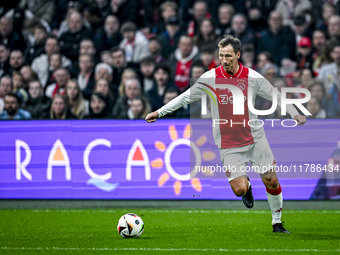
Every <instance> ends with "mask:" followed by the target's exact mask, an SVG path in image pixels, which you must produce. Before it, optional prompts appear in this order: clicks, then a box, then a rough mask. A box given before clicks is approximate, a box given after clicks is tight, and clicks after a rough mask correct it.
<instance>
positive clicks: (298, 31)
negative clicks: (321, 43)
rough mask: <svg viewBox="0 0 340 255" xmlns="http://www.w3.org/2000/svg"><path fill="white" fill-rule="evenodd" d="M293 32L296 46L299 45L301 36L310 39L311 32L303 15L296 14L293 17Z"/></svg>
mask: <svg viewBox="0 0 340 255" xmlns="http://www.w3.org/2000/svg"><path fill="white" fill-rule="evenodd" d="M293 32H294V34H295V40H296V44H299V42H300V40H301V37H303V36H307V37H309V38H312V34H313V31H312V30H311V29H310V27H309V23H308V22H307V20H306V17H305V16H304V15H303V14H298V15H296V16H295V17H294V20H293Z"/></svg>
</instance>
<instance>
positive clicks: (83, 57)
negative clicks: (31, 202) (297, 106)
mask: <svg viewBox="0 0 340 255" xmlns="http://www.w3.org/2000/svg"><path fill="white" fill-rule="evenodd" d="M339 15H340V0H206V1H202V0H197V1H194V0H186V1H184V0H177V1H164V0H79V1H69V0H11V1H2V3H1V6H0V77H1V80H0V119H84V118H85V119H93V118H96V119H104V118H113V119H142V118H145V116H146V114H147V113H148V112H150V111H152V110H157V109H158V108H160V107H161V106H162V105H164V104H166V103H167V102H169V101H170V100H172V99H173V98H175V97H176V96H178V95H179V94H180V93H182V92H183V91H185V90H186V89H187V88H188V87H190V79H191V78H192V79H195V78H198V77H199V76H201V75H202V74H203V73H204V72H205V71H207V70H209V69H211V68H215V67H217V66H219V65H220V63H219V59H218V50H217V44H218V42H219V40H221V38H223V36H225V35H227V34H231V35H233V36H236V37H238V38H239V39H240V40H241V42H242V51H241V52H242V55H241V59H240V61H241V62H242V63H243V65H245V66H247V67H251V68H253V69H254V70H256V71H258V72H260V73H261V74H262V75H263V76H264V77H266V78H267V79H269V80H270V81H271V82H272V84H273V85H274V86H275V87H277V88H278V89H279V90H281V88H282V87H285V86H288V87H303V88H307V89H309V90H310V92H311V95H312V98H311V100H310V101H309V102H308V103H307V104H306V108H307V109H308V110H309V111H310V112H311V113H312V116H311V118H321V119H323V118H339V117H340V113H339V102H340V94H339V91H340V72H339V71H340V16H339ZM289 96H290V97H292V98H300V97H303V95H302V94H299V93H296V94H290V95H289ZM270 104H271V103H270V102H268V101H266V100H262V99H261V98H258V100H257V101H256V105H255V107H256V108H257V109H268V108H270ZM190 107H191V110H190ZM190 112H191V117H200V107H198V106H197V105H195V104H192V105H190V106H187V107H185V108H182V109H179V110H177V111H176V112H174V113H173V114H170V115H168V116H166V117H168V118H189V117H190ZM204 117H205V118H207V117H209V114H208V115H205V116H204ZM284 117H285V116H281V115H280V112H279V110H277V111H276V112H275V113H274V114H272V115H271V116H266V118H284Z"/></svg>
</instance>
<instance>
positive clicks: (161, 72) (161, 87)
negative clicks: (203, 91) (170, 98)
mask: <svg viewBox="0 0 340 255" xmlns="http://www.w3.org/2000/svg"><path fill="white" fill-rule="evenodd" d="M153 77H154V84H153V86H152V88H151V89H150V90H149V91H148V93H147V98H148V100H149V101H150V102H151V106H152V109H159V108H160V107H162V105H163V99H164V93H165V91H166V90H167V89H168V88H169V87H173V86H174V85H173V84H172V82H171V79H170V77H171V70H170V67H169V65H167V64H158V65H156V67H155V70H154V73H153ZM188 84H189V83H188Z"/></svg>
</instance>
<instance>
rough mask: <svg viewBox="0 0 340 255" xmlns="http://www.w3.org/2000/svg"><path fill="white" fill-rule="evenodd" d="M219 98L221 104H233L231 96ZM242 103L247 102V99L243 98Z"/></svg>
mask: <svg viewBox="0 0 340 255" xmlns="http://www.w3.org/2000/svg"><path fill="white" fill-rule="evenodd" d="M220 98H221V104H233V101H234V97H233V96H228V95H220ZM243 99H244V101H246V100H247V97H246V96H244V97H243Z"/></svg>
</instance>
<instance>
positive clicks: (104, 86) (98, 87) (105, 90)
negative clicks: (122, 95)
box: [93, 79, 115, 112]
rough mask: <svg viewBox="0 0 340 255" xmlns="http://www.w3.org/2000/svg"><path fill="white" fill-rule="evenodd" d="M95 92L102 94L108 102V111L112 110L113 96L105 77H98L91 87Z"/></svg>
mask: <svg viewBox="0 0 340 255" xmlns="http://www.w3.org/2000/svg"><path fill="white" fill-rule="evenodd" d="M95 92H97V93H101V94H103V95H104V97H105V98H106V102H107V103H108V111H109V112H112V109H113V106H114V104H115V97H114V95H113V92H112V89H111V87H110V83H109V82H108V81H107V80H105V79H99V80H98V81H97V82H96V83H95V85H94V88H93V93H95Z"/></svg>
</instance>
